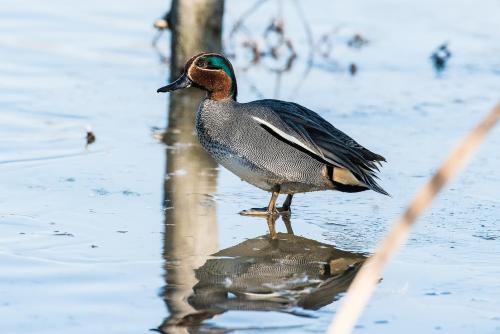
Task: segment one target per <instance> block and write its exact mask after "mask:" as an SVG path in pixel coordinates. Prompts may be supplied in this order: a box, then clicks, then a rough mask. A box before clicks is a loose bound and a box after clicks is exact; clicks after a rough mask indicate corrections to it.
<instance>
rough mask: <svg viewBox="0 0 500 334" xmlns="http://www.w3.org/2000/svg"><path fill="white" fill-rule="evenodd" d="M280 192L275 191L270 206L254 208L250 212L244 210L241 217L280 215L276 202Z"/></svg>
mask: <svg viewBox="0 0 500 334" xmlns="http://www.w3.org/2000/svg"><path fill="white" fill-rule="evenodd" d="M279 194H280V192H279V191H273V194H272V195H271V200H270V201H269V205H268V206H267V207H266V208H252V209H248V210H243V211H241V212H240V215H243V216H267V215H274V214H278V213H279V212H278V210H277V209H276V200H277V199H278V195H279Z"/></svg>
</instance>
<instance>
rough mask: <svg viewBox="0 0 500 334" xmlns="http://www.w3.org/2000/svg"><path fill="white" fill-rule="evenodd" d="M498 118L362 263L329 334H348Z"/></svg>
mask: <svg viewBox="0 0 500 334" xmlns="http://www.w3.org/2000/svg"><path fill="white" fill-rule="evenodd" d="M499 118H500V104H499V105H497V106H496V107H495V108H494V109H493V110H492V111H491V112H490V113H489V114H488V115H487V116H486V117H485V118H484V119H483V120H482V121H481V122H480V123H479V124H478V125H477V126H476V128H474V130H473V131H472V132H470V134H469V135H468V136H467V137H466V138H465V139H464V140H463V141H462V142H461V143H460V145H459V146H458V147H457V148H456V149H455V150H454V151H453V152H452V153H451V155H450V156H449V157H448V159H447V160H446V161H445V162H444V164H443V165H442V166H441V168H440V169H439V170H438V171H437V172H436V174H434V176H433V177H432V179H430V180H429V181H428V182H427V183H426V184H425V185H424V186H423V187H422V188H421V189H420V191H419V192H418V193H417V195H416V196H415V197H414V198H413V201H412V202H411V203H410V205H409V206H408V208H407V209H406V211H405V212H404V213H403V214H402V215H401V216H400V217H399V219H398V220H397V222H396V224H395V225H394V227H393V228H392V230H391V231H390V233H389V234H388V235H387V237H386V238H385V240H384V241H383V242H382V243H381V244H380V246H379V247H378V249H377V251H376V252H375V254H374V255H373V256H372V257H370V258H369V259H368V260H367V261H366V262H365V264H364V265H363V267H362V268H361V269H360V271H359V272H358V274H357V275H356V277H355V278H354V280H353V282H352V284H351V285H350V286H349V289H348V290H347V295H346V296H345V299H344V301H343V303H342V305H341V307H340V309H339V311H338V313H337V315H336V317H335V318H334V319H333V321H332V323H331V324H330V327H329V328H328V334H348V333H351V331H352V329H353V328H354V325H355V324H356V321H357V319H358V318H359V316H360V315H361V312H362V311H363V309H364V307H365V305H366V304H367V303H368V301H369V299H370V296H371V295H372V293H373V291H374V290H375V287H376V285H377V282H378V281H379V277H380V276H381V274H382V270H383V268H384V266H385V265H386V264H387V263H388V262H389V260H390V259H391V258H392V256H394V254H395V253H396V251H397V250H398V249H399V248H400V247H401V246H402V245H403V243H404V242H405V241H406V239H407V238H408V234H409V233H410V228H411V226H412V225H413V224H414V223H415V220H416V219H417V218H418V216H420V215H421V214H422V213H423V212H424V210H425V209H427V207H428V206H429V205H430V204H431V202H432V200H433V199H434V197H435V196H436V195H437V193H438V192H439V191H440V190H441V189H442V188H443V186H444V185H445V184H446V183H447V182H448V181H449V180H450V179H451V178H452V177H453V176H454V175H456V174H457V172H458V171H459V169H460V168H461V167H463V166H464V165H465V164H466V163H467V161H468V160H469V159H470V158H471V156H472V154H473V153H474V152H475V151H476V150H477V149H478V148H479V146H480V144H481V142H482V140H483V139H484V137H485V136H486V134H487V133H488V132H489V131H490V130H491V128H492V127H493V125H495V123H496V122H497V121H498V119H499Z"/></svg>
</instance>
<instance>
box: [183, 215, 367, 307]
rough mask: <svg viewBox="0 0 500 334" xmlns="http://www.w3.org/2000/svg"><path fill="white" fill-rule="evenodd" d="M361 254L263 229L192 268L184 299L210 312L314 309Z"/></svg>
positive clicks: (341, 287)
mask: <svg viewBox="0 0 500 334" xmlns="http://www.w3.org/2000/svg"><path fill="white" fill-rule="evenodd" d="M270 219H272V218H270ZM285 219H286V218H285ZM364 259H365V257H364V256H363V255H361V254H355V253H351V252H346V251H342V250H339V249H336V248H335V247H333V246H331V245H328V244H324V243H321V242H318V241H315V240H311V239H307V238H304V237H300V236H296V235H293V234H291V233H278V234H277V235H276V238H275V239H271V238H270V237H269V235H263V236H260V237H256V238H253V239H250V240H246V241H244V242H242V243H240V244H238V245H235V246H233V247H229V248H226V249H223V250H221V251H219V252H217V253H215V254H213V258H210V259H208V260H207V261H206V262H205V264H203V266H201V267H200V268H198V269H196V270H195V273H196V278H197V279H198V283H197V284H196V285H195V286H194V287H193V293H192V295H191V296H190V297H189V298H188V302H189V304H190V305H192V306H193V307H194V308H196V309H197V310H200V311H202V310H203V311H207V310H209V311H210V313H212V314H216V313H222V312H226V311H229V310H260V311H282V312H296V311H297V308H303V309H312V310H316V309H318V308H320V307H323V306H325V305H328V304H330V303H331V302H333V301H334V300H335V299H336V298H337V297H338V296H339V294H340V293H341V292H344V291H346V290H347V287H348V286H349V284H350V282H351V281H352V279H353V278H354V275H355V273H356V272H357V269H358V268H359V266H360V264H361V263H362V262H363V261H364Z"/></svg>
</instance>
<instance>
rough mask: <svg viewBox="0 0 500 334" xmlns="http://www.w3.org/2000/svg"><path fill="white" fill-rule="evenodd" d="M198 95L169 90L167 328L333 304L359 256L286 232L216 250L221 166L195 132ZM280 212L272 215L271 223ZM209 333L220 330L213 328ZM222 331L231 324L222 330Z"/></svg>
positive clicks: (163, 328) (167, 330)
mask: <svg viewBox="0 0 500 334" xmlns="http://www.w3.org/2000/svg"><path fill="white" fill-rule="evenodd" d="M200 99H201V95H200V93H199V92H196V91H194V90H185V91H182V92H180V93H175V94H171V100H170V110H169V111H170V112H169V127H168V131H167V133H166V135H165V142H166V143H167V145H168V148H167V163H166V166H167V167H166V175H165V181H164V194H165V195H164V197H165V203H164V205H165V236H164V254H163V256H164V258H165V270H166V273H165V278H166V286H165V289H164V290H163V295H162V297H163V298H164V300H165V303H166V305H167V308H168V311H169V316H168V317H167V318H166V319H165V320H164V321H163V324H162V325H161V326H160V328H159V330H160V331H161V332H164V333H190V332H192V331H197V330H198V329H199V326H200V325H201V324H202V322H203V320H206V319H210V318H212V317H214V316H215V315H217V314H222V313H224V312H227V311H230V310H253V311H278V312H287V313H293V314H296V315H304V312H302V311H301V309H306V310H316V309H319V308H320V307H323V306H325V305H328V304H330V303H332V302H333V301H334V300H335V299H336V298H338V295H339V293H341V292H344V291H346V290H347V287H348V286H349V284H350V282H351V281H352V279H353V278H354V275H355V274H356V272H357V270H358V268H359V267H360V265H361V263H362V262H363V261H364V260H365V256H364V255H362V254H356V253H351V252H346V251H342V250H338V249H336V248H335V247H334V246H332V245H328V244H324V243H320V242H318V241H315V240H311V239H307V238H303V237H300V236H295V235H294V234H293V230H292V226H291V222H290V217H289V216H287V215H285V216H282V219H283V221H284V222H285V226H286V228H287V233H278V234H276V238H275V239H272V238H270V236H269V235H263V236H258V237H254V238H252V239H249V240H246V241H244V242H241V243H239V244H237V245H235V246H232V247H229V248H226V249H223V250H220V251H218V228H217V218H216V207H215V203H214V202H213V200H212V196H211V195H212V194H214V193H215V192H216V186H217V169H216V167H217V165H216V164H215V162H214V161H213V160H212V159H211V158H210V157H209V156H207V154H206V153H205V152H204V151H203V149H202V148H201V146H200V145H199V144H198V141H197V138H196V137H195V135H194V129H193V125H194V115H193V110H196V108H197V105H198V103H199V101H200ZM276 219H277V217H270V218H268V222H267V223H268V225H269V226H270V227H274V225H275V222H276ZM211 329H212V331H217V330H216V329H215V328H211ZM220 330H221V331H222V332H224V331H225V330H226V329H220Z"/></svg>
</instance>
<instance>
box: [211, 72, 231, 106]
mask: <svg viewBox="0 0 500 334" xmlns="http://www.w3.org/2000/svg"><path fill="white" fill-rule="evenodd" d="M226 74H227V75H225V76H224V77H223V78H220V79H219V80H218V81H217V84H216V85H215V87H213V88H212V89H211V90H209V91H208V98H209V99H210V100H214V101H222V100H227V99H231V100H233V101H236V97H237V96H238V85H237V83H236V77H235V76H234V73H232V72H226Z"/></svg>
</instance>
